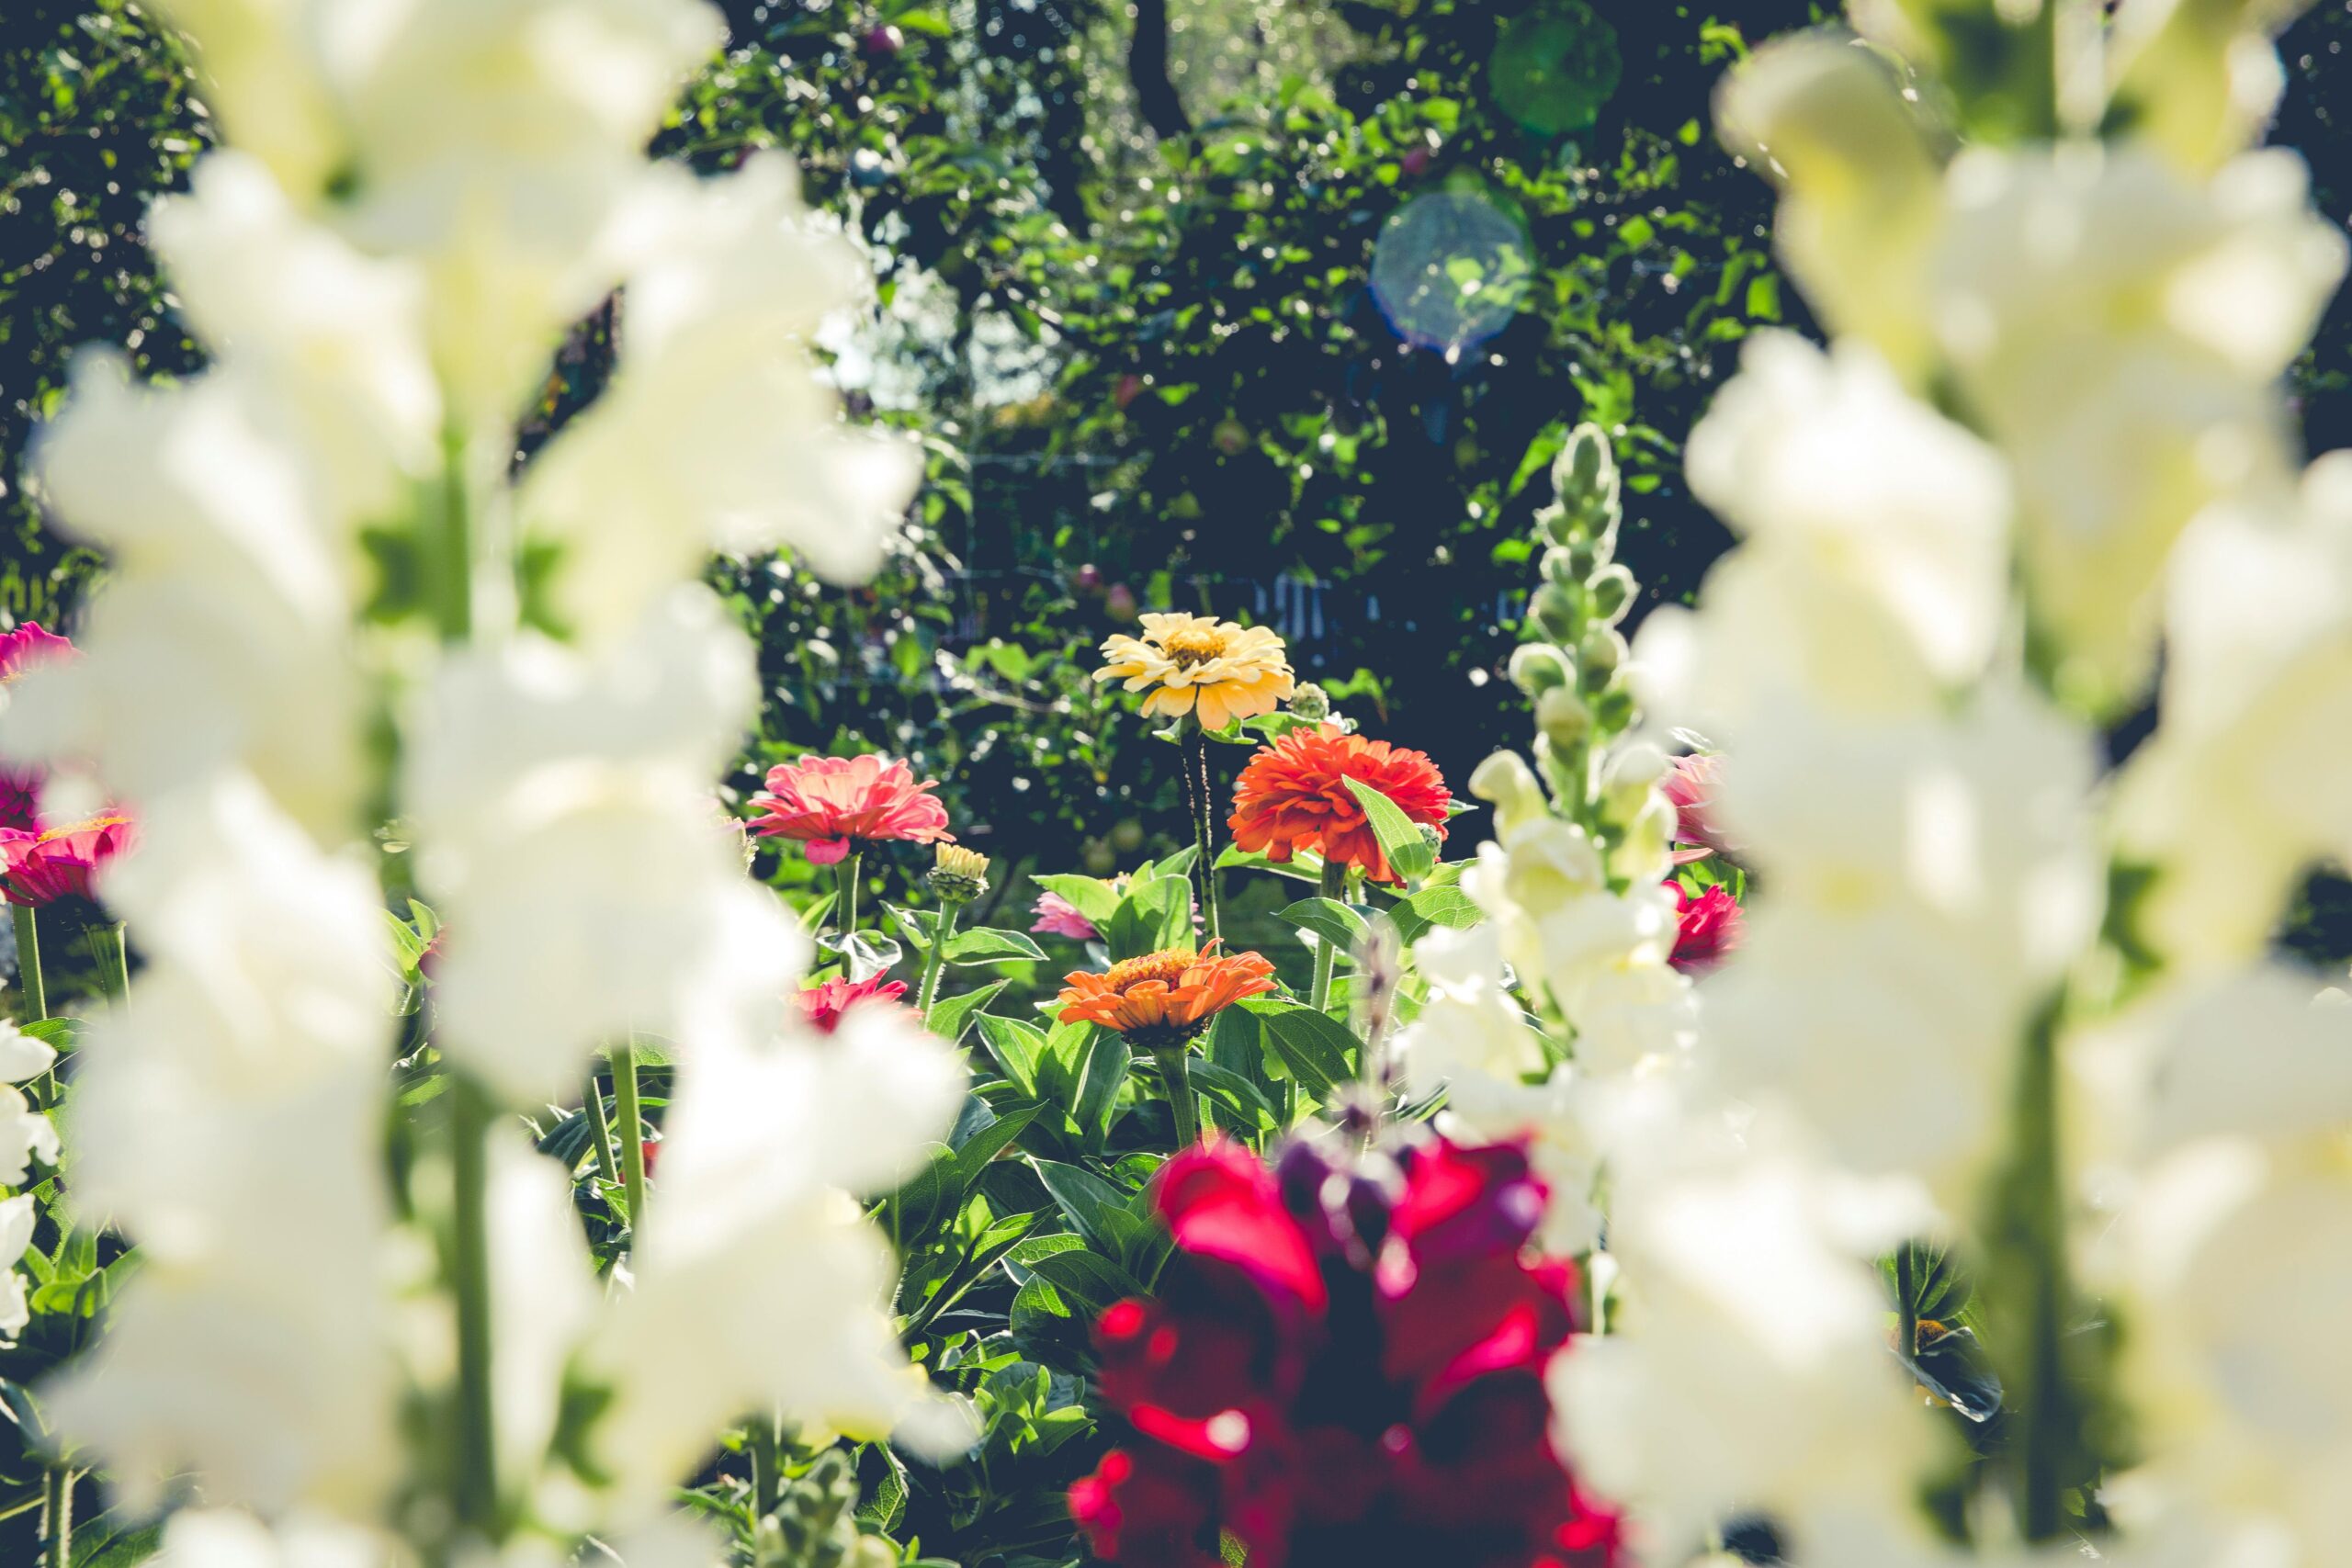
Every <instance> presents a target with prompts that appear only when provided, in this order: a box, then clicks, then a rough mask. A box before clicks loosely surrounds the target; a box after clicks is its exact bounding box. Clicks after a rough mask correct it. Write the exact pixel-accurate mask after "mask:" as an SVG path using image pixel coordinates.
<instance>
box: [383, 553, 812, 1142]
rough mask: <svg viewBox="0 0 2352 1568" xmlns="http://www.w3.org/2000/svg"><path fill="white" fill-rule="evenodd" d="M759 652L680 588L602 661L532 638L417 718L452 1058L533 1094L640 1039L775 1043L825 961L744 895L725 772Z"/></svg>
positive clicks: (449, 677) (427, 864) (410, 794)
mask: <svg viewBox="0 0 2352 1568" xmlns="http://www.w3.org/2000/svg"><path fill="white" fill-rule="evenodd" d="M752 694H753V693H752V666H751V650H750V648H749V645H748V643H747V642H746V640H745V639H744V637H743V635H742V633H741V631H739V630H737V629H736V628H735V627H734V626H732V625H730V624H729V623H728V622H727V620H726V618H725V615H724V613H723V611H722V610H721V609H720V607H719V606H718V604H717V602H716V601H715V600H714V599H713V598H712V597H711V596H710V594H709V593H707V592H706V591H704V590H701V589H699V588H692V587H684V586H681V587H675V588H673V589H672V590H671V591H670V593H669V595H668V596H667V597H665V598H664V599H663V600H662V601H661V602H659V603H658V604H656V605H655V606H654V607H653V609H652V610H650V612H649V613H648V615H647V617H646V619H645V620H644V622H642V623H641V624H640V626H639V628H638V629H637V631H636V633H635V634H634V635H633V636H631V637H628V638H625V639H622V640H620V641H618V642H616V643H613V644H610V645H608V646H607V647H606V648H605V649H603V650H602V651H600V652H598V653H596V654H594V655H593V656H591V655H583V654H582V653H581V652H578V651H575V650H572V649H567V648H564V647H562V646H561V645H559V644H556V643H553V642H551V641H547V640H544V639H540V638H537V637H530V636H527V635H526V636H523V637H516V638H514V639H511V640H509V641H508V642H506V643H504V644H503V645H501V646H499V647H497V648H495V649H482V650H480V651H477V652H474V653H470V654H467V655H462V656H459V657H458V658H455V659H453V660H451V661H450V662H449V663H448V664H447V667H446V668H445V669H444V670H443V671H441V674H440V678H439V680H438V681H437V682H436V685H435V690H434V691H433V692H432V693H431V694H429V695H428V697H427V699H426V702H425V704H424V710H423V712H422V713H421V714H420V716H418V718H417V720H416V722H415V723H414V724H413V727H412V733H413V737H414V739H413V743H412V747H411V750H410V752H409V755H408V758H407V760H406V761H407V776H406V780H405V783H406V791H405V798H406V800H407V803H408V806H409V809H410V812H411V815H412V818H413V822H414V824H415V827H416V830H417V837H418V842H419V849H418V852H417V853H418V857H419V858H418V870H419V875H420V879H421V881H422V882H423V883H424V886H425V887H426V889H427V890H428V893H429V894H430V895H431V897H433V899H434V901H435V907H436V908H437V909H438V910H439V912H440V914H441V916H442V918H443V919H444V921H445V922H446V924H447V927H448V930H449V940H448V946H447V953H446V954H445V956H444V957H443V959H442V961H441V963H440V965H439V967H438V969H437V970H436V973H435V1007H436V1012H435V1017H436V1020H437V1022H438V1026H439V1028H440V1030H441V1032H442V1036H443V1038H444V1040H445V1041H446V1043H447V1048H448V1049H449V1050H450V1051H451V1053H452V1054H453V1055H455V1056H456V1057H457V1059H458V1060H460V1061H463V1062H465V1063H467V1064H468V1065H469V1066H471V1067H472V1068H473V1069H474V1070H476V1071H478V1072H480V1073H481V1074H482V1075H483V1076H484V1077H487V1078H488V1079H489V1080H490V1081H491V1082H492V1083H493V1084H494V1085H496V1086H497V1087H498V1089H500V1090H501V1092H502V1093H503V1094H504V1095H506V1096H507V1097H508V1098H509V1099H510V1100H512V1101H513V1102H515V1103H529V1102H530V1101H532V1100H546V1099H553V1098H558V1097H561V1096H563V1095H565V1094H566V1093H567V1092H568V1090H569V1087H570V1086H571V1084H572V1083H573V1082H574V1080H576V1079H577V1077H578V1076H579V1074H580V1073H581V1071H582V1069H583V1068H584V1066H585V1064H586V1062H587V1060H588V1055H589V1053H590V1052H591V1051H593V1050H594V1049H596V1048H597V1047H598V1046H599V1045H601V1044H603V1043H607V1042H610V1041H612V1040H615V1039H617V1038H621V1037H624V1036H626V1035H628V1034H629V1033H631V1032H643V1033H647V1034H651V1035H655V1036H660V1037H663V1038H666V1039H670V1040H673V1041H676V1042H678V1043H680V1044H681V1046H682V1047H684V1048H685V1049H688V1050H692V1049H694V1048H695V1046H696V1045H697V1044H698V1043H699V1042H700V1041H702V1040H703V1039H705V1038H707V1037H710V1036H712V1035H714V1034H725V1035H727V1036H729V1037H731V1038H735V1039H752V1038H760V1037H763V1036H764V1034H765V1033H766V1032H767V1031H768V1030H769V1029H770V1028H771V1027H772V1026H773V1021H774V1019H775V1014H776V1011H777V1010H778V1009H779V1008H780V1007H781V1005H782V1002H783V998H784V994H785V992H786V988H787V987H788V986H789V984H790V981H791V978H792V976H793V975H794V974H796V973H797V970H798V969H799V967H800V965H801V963H802V961H803V959H804V957H805V954H806V952H807V942H806V939H805V938H804V937H803V936H802V935H801V934H800V933H799V932H798V931H797V929H796V928H795V927H794V926H793V924H792V922H791V921H790V920H789V919H787V918H786V915H785V914H784V912H783V910H782V909H781V908H779V907H778V906H777V904H776V902H775V899H774V898H772V897H768V896H767V895H765V894H763V893H762V892H761V891H760V890H759V889H758V888H756V887H753V886H751V885H750V884H749V883H747V882H746V881H745V880H744V878H743V874H742V863H741V858H740V853H739V852H738V850H737V848H736V846H735V844H734V843H733V842H732V841H730V840H729V838H728V837H727V835H726V833H725V831H724V830H723V829H722V827H721V826H720V825H718V824H716V823H714V821H713V820H712V815H711V808H710V801H709V790H708V784H707V781H708V779H709V778H710V777H711V776H712V774H713V773H716V772H717V771H718V768H719V767H720V766H721V764H722V760H723V759H725V758H726V757H728V756H729V755H730V754H731V753H732V751H733V749H734V745H735V740H736V738H737V736H738V735H739V734H740V733H741V728H742V725H743V722H744V720H745V718H746V717H747V716H748V715H749V713H750V710H751V704H752Z"/></svg>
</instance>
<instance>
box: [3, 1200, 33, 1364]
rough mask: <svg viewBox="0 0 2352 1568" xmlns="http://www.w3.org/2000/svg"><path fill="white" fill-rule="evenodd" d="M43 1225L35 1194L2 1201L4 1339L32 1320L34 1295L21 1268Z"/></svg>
mask: <svg viewBox="0 0 2352 1568" xmlns="http://www.w3.org/2000/svg"><path fill="white" fill-rule="evenodd" d="M37 1224H40V1209H39V1208H37V1207H36V1206H35V1205H34V1202H33V1195H32V1194H31V1193H29V1192H19V1193H18V1194H17V1196H15V1197H14V1198H8V1199H0V1338H13V1337H16V1335H17V1334H18V1333H19V1332H21V1331H22V1330H23V1328H24V1326H25V1325H26V1324H28V1323H30V1322H31V1321H32V1303H31V1299H30V1293H29V1292H28V1291H27V1290H26V1289H25V1276H24V1271H23V1270H22V1269H18V1268H17V1264H18V1263H20V1262H22V1261H23V1260H24V1256H25V1254H26V1252H27V1251H28V1250H30V1248H31V1247H32V1244H33V1227H34V1226H35V1225H37Z"/></svg>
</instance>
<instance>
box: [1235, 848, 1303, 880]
mask: <svg viewBox="0 0 2352 1568" xmlns="http://www.w3.org/2000/svg"><path fill="white" fill-rule="evenodd" d="M1216 868H1217V869H1218V870H1219V871H1270V872H1272V873H1273V874H1275V875H1276V876H1287V877H1289V878H1290V879H1291V880H1292V881H1293V882H1313V883H1320V882H1321V881H1322V880H1323V863H1322V861H1321V860H1320V859H1319V858H1318V857H1317V856H1314V855H1299V856H1297V857H1296V858H1295V859H1292V860H1286V861H1276V860H1269V859H1268V858H1267V857H1266V853H1265V852H1264V851H1262V850H1245V849H1242V848H1240V847H1239V846H1238V845H1235V844H1227V845H1226V846H1225V848H1224V849H1223V850H1222V851H1220V852H1218V854H1217V857H1216Z"/></svg>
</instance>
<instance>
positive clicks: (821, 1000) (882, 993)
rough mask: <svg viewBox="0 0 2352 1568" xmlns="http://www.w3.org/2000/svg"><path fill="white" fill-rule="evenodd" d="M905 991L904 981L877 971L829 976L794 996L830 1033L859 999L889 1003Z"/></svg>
mask: <svg viewBox="0 0 2352 1568" xmlns="http://www.w3.org/2000/svg"><path fill="white" fill-rule="evenodd" d="M906 994H907V983H906V982H905V981H903V980H885V979H884V978H882V976H879V975H876V976H871V977H870V978H867V979H864V980H828V981H826V982H825V983H824V984H823V985H821V986H811V987H809V988H808V989H807V990H805V991H795V992H794V993H793V994H792V999H793V1000H794V1001H795V1002H797V1003H798V1004H799V1006H800V1011H801V1015H802V1016H803V1017H805V1018H807V1019H808V1021H809V1022H810V1023H813V1024H815V1025H816V1026H817V1032H819V1033H820V1034H831V1032H833V1031H834V1030H836V1029H839V1028H840V1027H841V1026H842V1013H844V1012H847V1011H848V1010H850V1009H851V1008H853V1007H854V1006H856V1005H857V1004H858V1003H860V1002H868V1003H872V1004H875V1005H876V1006H889V1005H891V1004H893V1003H895V1002H897V1001H898V999H899V998H900V997H903V996H905V995H906Z"/></svg>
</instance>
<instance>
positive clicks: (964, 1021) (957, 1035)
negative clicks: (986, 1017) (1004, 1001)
mask: <svg viewBox="0 0 2352 1568" xmlns="http://www.w3.org/2000/svg"><path fill="white" fill-rule="evenodd" d="M1011 984H1012V981H1010V980H998V981H996V982H994V983H992V984H990V985H986V986H982V987H980V988H979V989H978V990H977V991H967V992H965V993H964V994H963V995H962V996H960V997H942V998H939V999H938V1000H937V1001H935V1002H933V1003H932V1004H931V1017H930V1018H929V1019H928V1020H926V1022H927V1023H928V1024H929V1026H930V1029H931V1032H933V1034H936V1035H938V1036H939V1037H940V1038H941V1039H942V1040H944V1041H946V1042H947V1043H949V1044H951V1045H953V1044H955V1043H956V1042H957V1041H960V1040H961V1039H963V1038H964V1035H965V1032H967V1031H968V1030H969V1029H970V1028H971V1027H972V1021H973V1020H974V1019H975V1018H977V1017H978V1015H979V1014H980V1013H981V1011H982V1010H985V1009H986V1008H987V1007H988V1005H989V1003H990V1002H992V1001H994V1000H996V998H997V997H998V996H999V995H1000V994H1001V992H1002V991H1003V990H1004V988H1005V987H1007V986H1009V985H1011Z"/></svg>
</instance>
